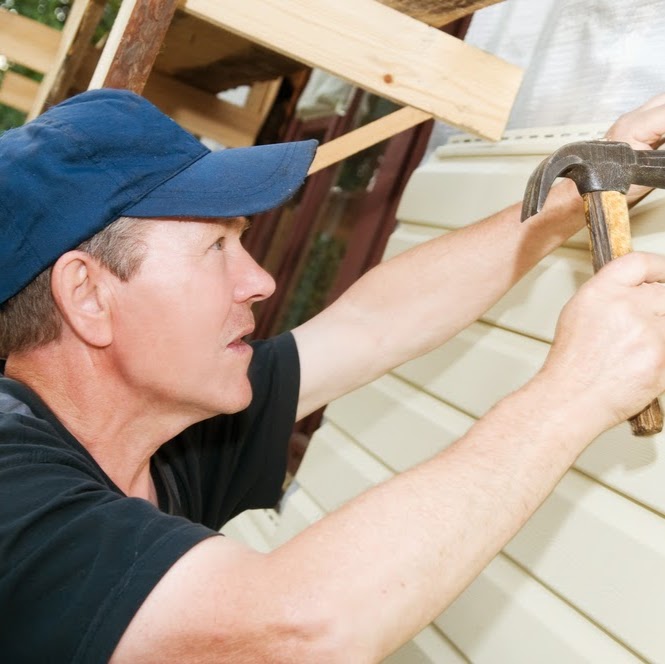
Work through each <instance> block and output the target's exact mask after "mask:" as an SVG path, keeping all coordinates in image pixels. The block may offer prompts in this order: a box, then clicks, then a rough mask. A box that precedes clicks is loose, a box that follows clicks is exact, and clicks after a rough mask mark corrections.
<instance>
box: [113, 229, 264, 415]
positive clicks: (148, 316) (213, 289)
mask: <svg viewBox="0 0 665 664" xmlns="http://www.w3.org/2000/svg"><path fill="white" fill-rule="evenodd" d="M145 224H146V232H145V238H144V241H145V244H146V246H147V252H146V257H145V260H144V262H143V264H142V266H141V268H140V270H139V272H138V274H136V275H135V276H134V277H132V278H131V279H130V280H129V281H128V282H124V283H123V282H121V281H119V280H118V281H114V282H113V298H114V304H115V306H114V310H113V317H114V318H113V330H114V337H113V344H112V346H111V347H110V348H109V352H111V353H113V360H114V363H115V366H117V367H119V368H120V370H121V371H122V372H123V378H124V379H125V380H126V381H127V382H128V383H130V385H131V386H132V387H135V388H136V389H137V390H138V393H139V394H140V400H141V401H144V400H147V401H148V404H150V403H151V402H154V404H155V405H157V406H158V408H161V409H164V408H167V409H169V410H170V411H174V414H175V413H180V412H182V413H183V414H186V415H189V414H191V415H193V416H194V417H195V418H197V419H203V418H204V417H209V416H211V415H213V414H217V413H232V412H237V411H239V410H242V409H243V408H245V407H246V406H247V405H248V404H249V402H250V400H251V387H250V384H249V380H248V378H247V368H248V366H249V362H250V359H251V355H252V350H251V348H250V347H249V346H248V345H247V344H246V343H245V342H244V341H243V340H242V339H243V337H244V336H246V335H248V334H249V333H251V332H252V330H253V329H254V316H253V314H252V312H251V305H252V304H253V303H254V302H257V301H259V300H263V299H265V298H266V297H269V296H270V295H271V294H272V292H273V291H274V289H275V282H274V281H273V279H272V277H271V276H270V275H269V274H268V273H267V272H265V271H264V270H263V269H262V268H260V267H259V266H258V265H257V264H256V263H255V262H254V260H253V259H252V258H251V257H250V256H249V254H248V253H247V252H246V251H245V249H244V248H243V247H242V245H241V243H240V236H241V234H242V232H243V230H244V228H245V220H244V219H235V220H225V221H200V220H199V221H174V220H148V219H146V220H145Z"/></svg>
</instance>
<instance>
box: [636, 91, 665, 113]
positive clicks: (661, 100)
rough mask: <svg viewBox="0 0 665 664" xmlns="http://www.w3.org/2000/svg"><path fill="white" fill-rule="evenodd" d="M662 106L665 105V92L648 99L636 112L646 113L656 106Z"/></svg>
mask: <svg viewBox="0 0 665 664" xmlns="http://www.w3.org/2000/svg"><path fill="white" fill-rule="evenodd" d="M662 104H665V92H661V93H660V94H658V95H656V96H655V97H651V99H647V101H645V102H644V103H643V104H642V105H641V106H638V107H637V109H636V110H638V111H646V110H648V109H650V108H654V106H661V105H662Z"/></svg>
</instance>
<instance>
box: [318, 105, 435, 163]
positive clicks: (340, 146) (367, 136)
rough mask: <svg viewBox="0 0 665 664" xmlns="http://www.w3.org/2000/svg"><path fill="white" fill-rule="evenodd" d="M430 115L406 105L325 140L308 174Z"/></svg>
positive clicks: (384, 138)
mask: <svg viewBox="0 0 665 664" xmlns="http://www.w3.org/2000/svg"><path fill="white" fill-rule="evenodd" d="M431 119H432V116H431V115H430V114H429V113H425V112H424V111H419V110H418V109H417V108H411V107H410V106H406V107H405V108H401V109H399V110H398V111H394V112H393V113H390V115H386V116H384V117H382V118H379V119H378V120H374V121H373V122H369V123H368V124H366V125H363V126H362V127H358V129H354V130H353V131H350V132H349V133H348V134H344V135H343V136H340V137H339V138H336V139H334V140H332V141H330V142H329V143H324V144H323V145H321V146H320V147H319V149H318V150H317V151H316V156H315V157H314V161H313V162H312V165H311V166H310V167H309V171H308V173H307V174H308V175H311V174H312V173H316V172H317V171H320V170H321V169H322V168H326V167H327V166H330V165H332V164H335V163H337V162H338V161H342V160H343V159H346V158H347V157H350V156H351V155H353V154H356V152H360V151H361V150H364V149H366V148H368V147H371V146H372V145H376V144H377V143H380V142H381V141H385V140H386V139H387V138H391V137H392V136H394V135H395V134H399V133H400V132H402V131H406V130H407V129H411V127H415V126H416V125H419V124H420V123H421V122H425V121H426V120H431Z"/></svg>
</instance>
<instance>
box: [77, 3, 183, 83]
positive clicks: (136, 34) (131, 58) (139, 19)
mask: <svg viewBox="0 0 665 664" xmlns="http://www.w3.org/2000/svg"><path fill="white" fill-rule="evenodd" d="M177 6H178V0H124V2H123V3H122V4H121V5H120V11H119V12H118V16H117V17H116V19H115V21H114V23H113V28H112V29H111V33H110V35H109V38H108V40H107V42H106V45H105V47H104V51H103V52H102V56H101V58H100V60H99V64H98V65H97V69H96V70H95V73H94V75H93V77H92V80H91V81H90V86H89V89H95V88H124V89H126V90H132V91H133V92H136V93H138V94H140V93H141V92H142V91H143V88H144V86H145V84H146V81H147V80H148V76H149V75H150V71H151V69H152V66H153V64H154V62H155V58H156V57H157V54H158V53H159V49H160V48H161V46H162V42H163V41H164V37H165V35H166V31H167V30H168V27H169V24H170V23H171V19H172V18H173V14H174V13H175V10H176V7H177Z"/></svg>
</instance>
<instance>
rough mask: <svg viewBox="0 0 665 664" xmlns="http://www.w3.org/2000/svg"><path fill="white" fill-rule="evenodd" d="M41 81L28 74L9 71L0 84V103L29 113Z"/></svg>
mask: <svg viewBox="0 0 665 664" xmlns="http://www.w3.org/2000/svg"><path fill="white" fill-rule="evenodd" d="M38 90H39V83H37V81H33V80H32V79H31V78H28V77H27V76H21V74H17V73H16V72H13V71H8V72H7V73H6V74H5V75H4V77H3V79H2V84H0V104H4V105H5V106H10V107H11V108H15V109H16V110H17V111H21V113H27V112H28V111H29V110H30V107H31V106H32V103H33V101H34V99H35V97H36V96H37V91H38Z"/></svg>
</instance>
